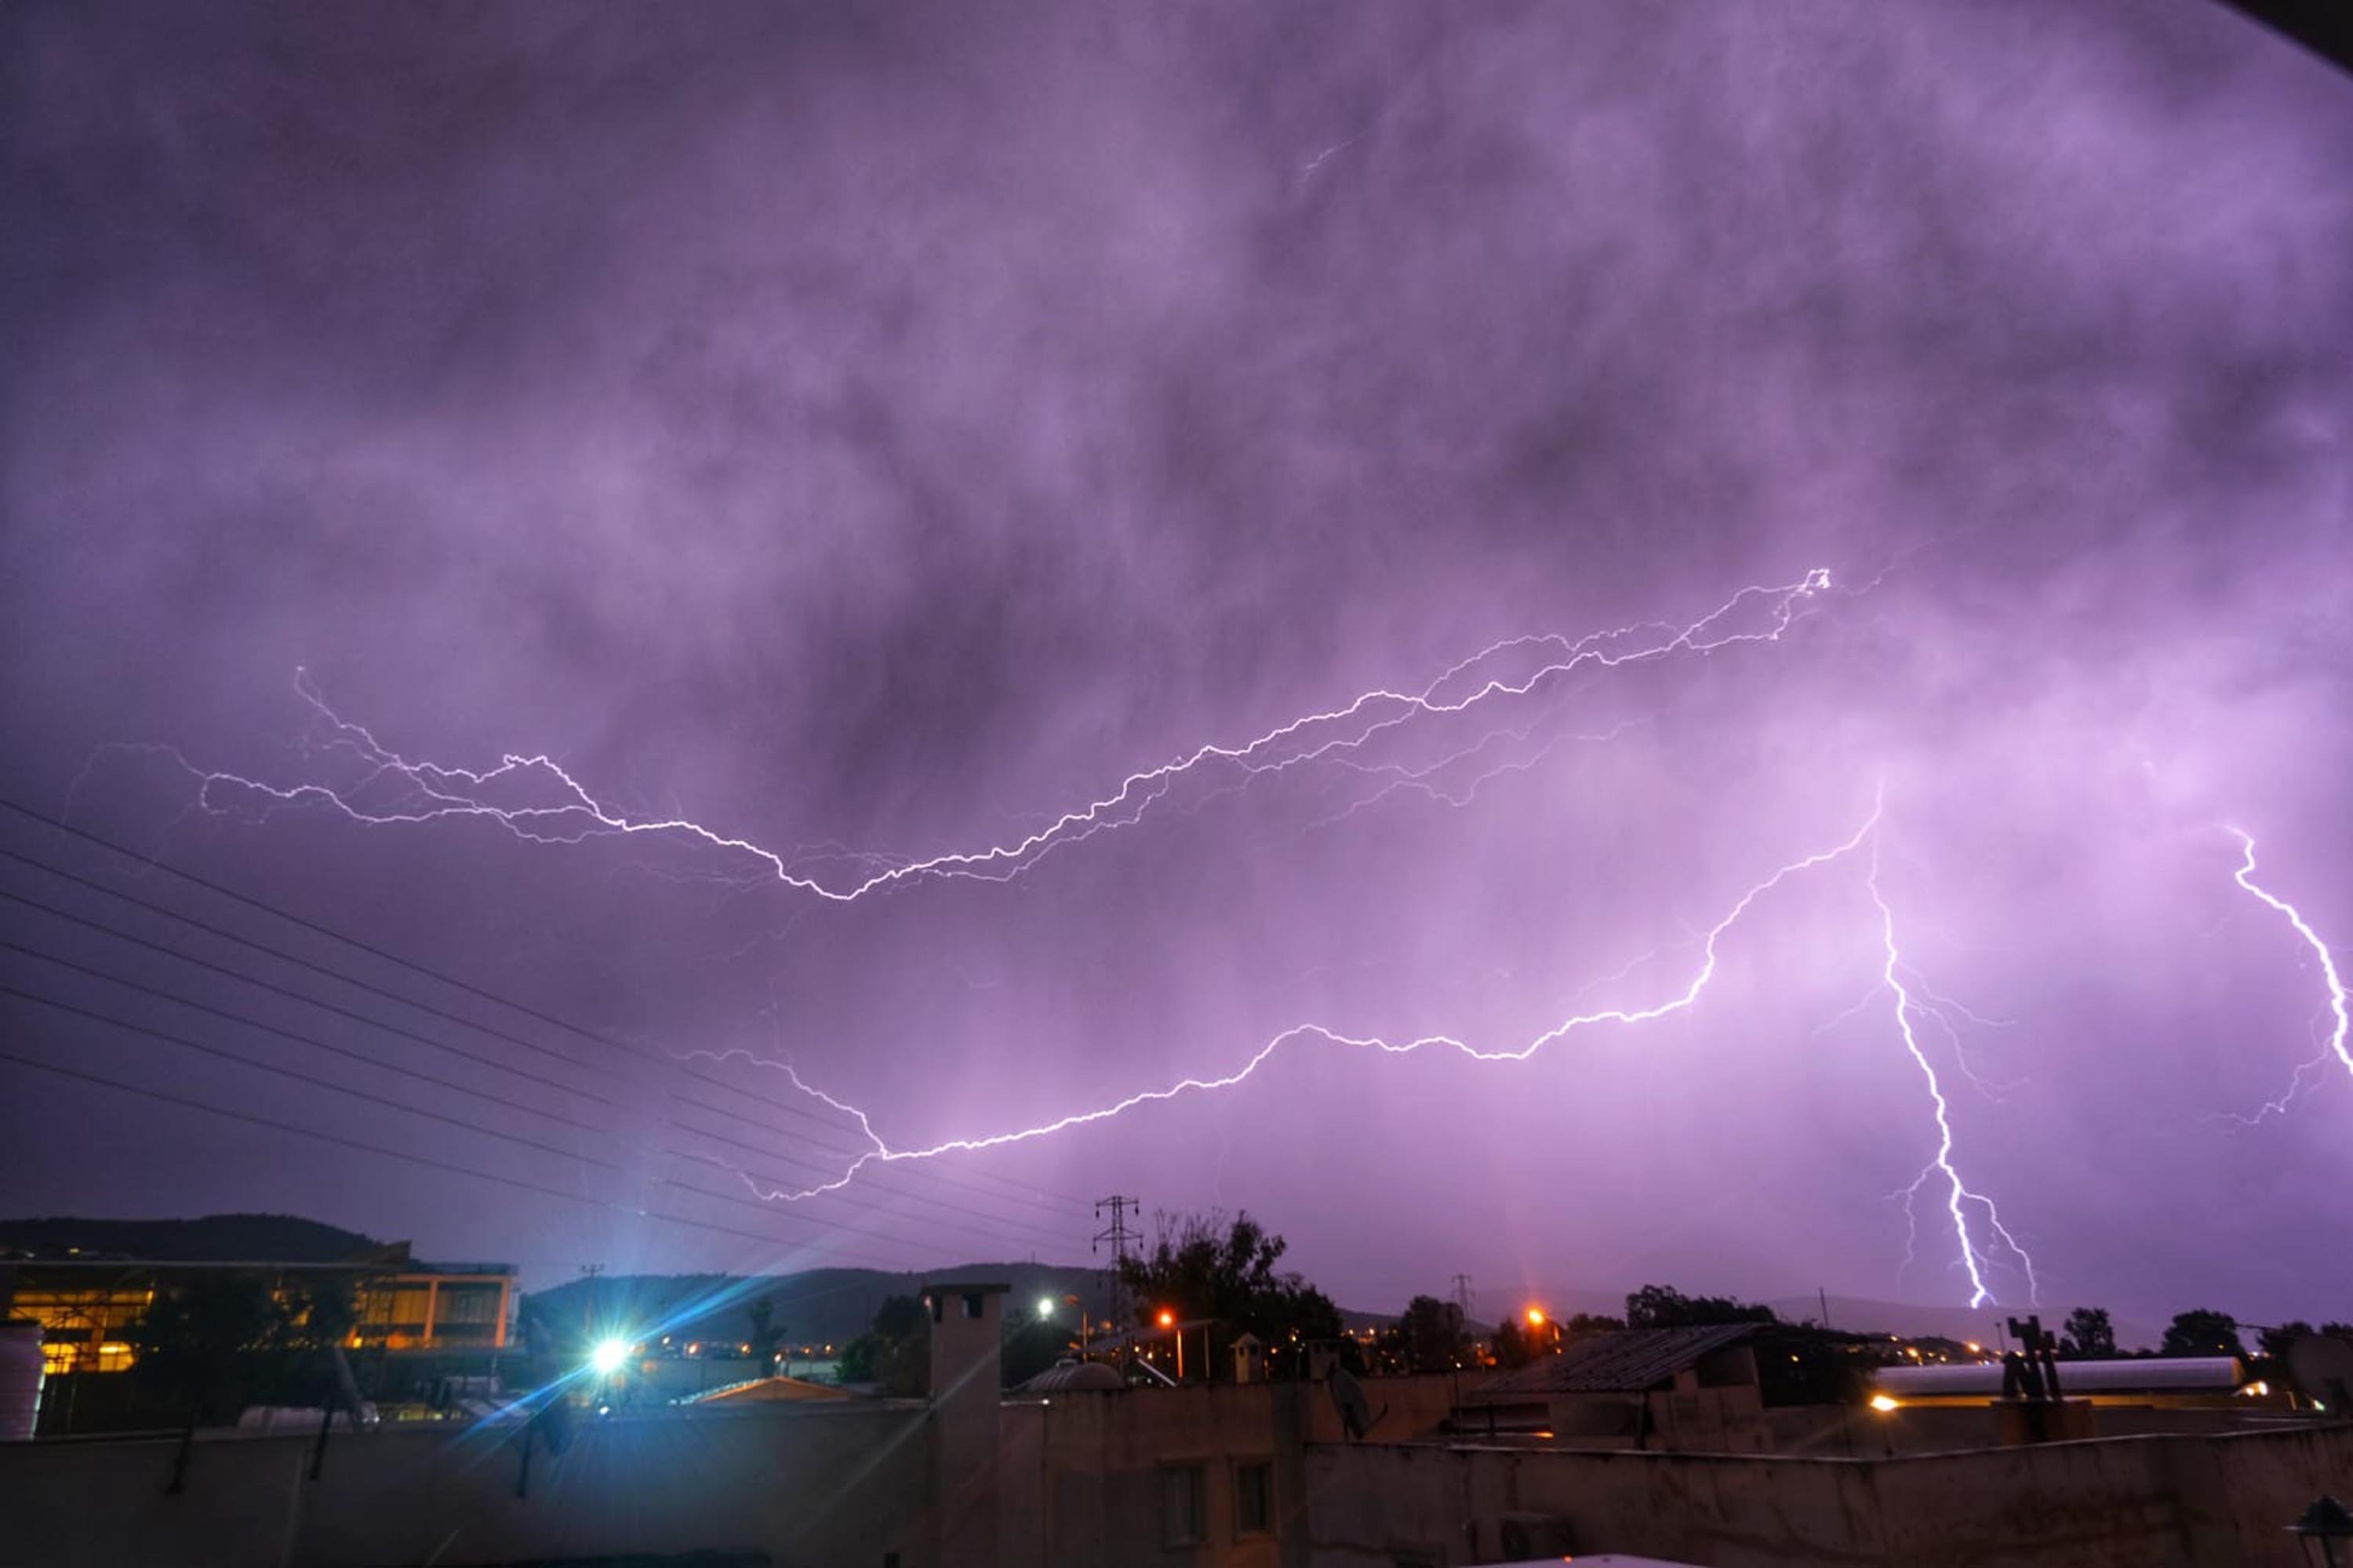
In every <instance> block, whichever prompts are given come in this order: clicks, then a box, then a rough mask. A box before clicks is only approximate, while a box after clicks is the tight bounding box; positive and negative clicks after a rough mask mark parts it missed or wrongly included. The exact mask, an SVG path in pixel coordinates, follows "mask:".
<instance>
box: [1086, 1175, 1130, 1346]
mask: <svg viewBox="0 0 2353 1568" xmlns="http://www.w3.org/2000/svg"><path fill="white" fill-rule="evenodd" d="M1105 1209H1109V1210H1110V1211H1111V1224H1109V1225H1108V1226H1106V1227H1105V1228H1104V1229H1103V1230H1100V1231H1097V1232H1096V1233H1095V1235H1094V1239H1093V1240H1092V1241H1091V1242H1089V1243H1088V1244H1087V1250H1088V1251H1089V1252H1091V1253H1092V1252H1099V1251H1101V1250H1102V1248H1103V1245H1104V1244H1105V1243H1109V1244H1110V1245H1111V1252H1112V1267H1111V1290H1110V1296H1111V1310H1112V1321H1113V1322H1114V1323H1117V1324H1118V1325H1119V1326H1120V1329H1121V1330H1122V1331H1123V1332H1124V1333H1125V1334H1126V1335H1127V1353H1126V1355H1125V1356H1124V1358H1123V1360H1126V1361H1133V1360H1134V1357H1135V1314H1134V1312H1133V1311H1131V1310H1130V1309H1129V1304H1128V1299H1127V1271H1126V1270H1125V1269H1124V1268H1123V1267H1121V1265H1123V1264H1124V1263H1125V1262H1126V1261H1127V1249H1128V1247H1129V1246H1130V1245H1133V1244H1134V1243H1136V1242H1140V1241H1142V1240H1143V1239H1144V1235H1143V1233H1142V1232H1140V1231H1135V1230H1131V1229H1129V1228H1128V1224H1127V1216H1128V1213H1129V1212H1130V1211H1134V1213H1139V1214H1140V1213H1143V1212H1144V1200H1143V1199H1141V1198H1137V1197H1134V1196H1123V1195H1121V1194H1120V1193H1117V1192H1114V1193H1113V1194H1112V1195H1111V1196H1110V1197H1108V1198H1097V1199H1096V1200H1095V1218H1097V1219H1102V1218H1103V1211H1104V1210H1105Z"/></svg>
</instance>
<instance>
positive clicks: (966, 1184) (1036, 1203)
mask: <svg viewBox="0 0 2353 1568" xmlns="http://www.w3.org/2000/svg"><path fill="white" fill-rule="evenodd" d="M688 1075H689V1076H691V1077H694V1078H698V1079H701V1080H702V1081H703V1082H705V1083H709V1084H714V1085H716V1086H719V1087H721V1088H723V1089H727V1090H729V1091H731V1092H733V1093H735V1094H739V1095H741V1096H743V1097H744V1098H745V1099H748V1100H750V1101H752V1102H753V1103H754V1104H755V1105H763V1106H766V1107H769V1108H770V1109H772V1110H780V1111H783V1112H784V1113H785V1114H786V1115H787V1116H796V1117H799V1118H802V1119H804V1120H807V1121H812V1122H815V1123H816V1124H817V1125H818V1126H819V1127H823V1128H826V1129H827V1130H828V1131H831V1130H833V1128H832V1126H831V1124H830V1123H828V1122H826V1121H824V1120H823V1119H821V1118H818V1117H815V1116H812V1115H810V1113H808V1112H807V1111H805V1110H802V1109H801V1108H800V1107H797V1106H793V1105H788V1104H786V1102H784V1101H782V1100H773V1099H770V1098H768V1097H766V1096H765V1095H756V1094H754V1093H753V1092H752V1091H751V1090H749V1089H738V1088H736V1087H735V1086H733V1085H732V1084H730V1083H728V1082H727V1081H726V1080H725V1079H723V1078H714V1077H712V1076H711V1075H708V1074H705V1073H694V1072H690V1073H689V1074H688ZM670 1097H671V1098H672V1099H674V1100H677V1101H679V1102H680V1103H681V1104H683V1105H690V1106H692V1107H695V1108H696V1109H697V1110H707V1111H711V1112H713V1113H714V1114H716V1115H719V1116H723V1117H730V1118H733V1119H735V1120H737V1121H740V1122H742V1123H744V1125H745V1126H746V1127H756V1128H760V1129H761V1130H762V1131H764V1132H767V1133H770V1134H773V1135H774V1136H776V1137H778V1138H793V1139H798V1140H800V1141H801V1142H802V1143H806V1144H807V1145H808V1146H809V1147H810V1148H812V1149H818V1150H823V1151H825V1152H826V1153H828V1154H839V1155H840V1156H842V1157H843V1158H844V1159H846V1160H855V1159H857V1158H858V1157H859V1156H860V1154H866V1153H871V1152H872V1150H860V1149H845V1148H843V1147H842V1146H841V1145H839V1144H837V1143H828V1142H826V1141H825V1140H824V1139H818V1138H811V1137H810V1136H809V1135H808V1134H807V1133H805V1132H803V1133H787V1132H785V1131H784V1130H783V1129H781V1128H776V1127H773V1126H771V1125H770V1124H768V1123H767V1122H765V1121H763V1120H761V1119H760V1118H758V1117H755V1116H746V1115H744V1113H743V1112H742V1111H739V1110H731V1109H730V1108H728V1107H725V1106H715V1105H712V1103H711V1102H710V1101H708V1100H699V1099H696V1098H695V1097H693V1096H692V1095H684V1094H681V1093H679V1092H678V1091H677V1090H675V1089H673V1090H671V1091H670ZM679 1125H682V1124H679ZM695 1130H697V1131H701V1130H702V1129H701V1128H696V1129H695ZM703 1136H705V1137H715V1136H717V1135H716V1134H712V1133H708V1132H706V1133H704V1134H703ZM776 1158H778V1159H782V1158H783V1156H781V1155H779V1156H776ZM908 1174H909V1175H911V1176H920V1177H922V1178H923V1180H924V1181H937V1182H939V1183H940V1184H941V1185H943V1186H947V1187H961V1188H963V1189H964V1190H965V1191H966V1192H977V1193H979V1194H980V1195H981V1196H982V1197H985V1198H995V1199H997V1200H998V1201H999V1202H1007V1203H1020V1204H1022V1205H1024V1206H1026V1207H1029V1208H1033V1209H1037V1210H1039V1211H1040V1212H1041V1213H1050V1214H1063V1213H1085V1205H1084V1204H1069V1205H1063V1204H1060V1203H1058V1202H1047V1201H1046V1200H1045V1199H1043V1198H1040V1197H1039V1196H1036V1195H1034V1190H1022V1191H1016V1192H997V1191H995V1190H994V1189H992V1188H988V1187H983V1186H980V1185H978V1184H977V1183H976V1182H972V1181H959V1180H957V1179H956V1178H955V1177H953V1176H950V1175H948V1174H946V1173H945V1172H944V1171H928V1170H925V1171H909V1172H908ZM972 1174H973V1175H975V1176H985V1175H987V1172H986V1171H973V1172H972ZM989 1179H990V1180H992V1181H1007V1182H1008V1185H1011V1186H1015V1187H1017V1188H1018V1187H1019V1186H1020V1184H1019V1183H1018V1182H1011V1181H1008V1178H1006V1177H1002V1176H996V1177H990V1178H989Z"/></svg>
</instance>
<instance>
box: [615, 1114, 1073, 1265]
mask: <svg viewBox="0 0 2353 1568" xmlns="http://www.w3.org/2000/svg"><path fill="white" fill-rule="evenodd" d="M669 1125H670V1126H671V1127H674V1128H678V1129H679V1130H680V1131H681V1132H691V1133H693V1134H695V1135H697V1136H698V1137H702V1138H708V1139H713V1140H715V1141H717V1142H720V1143H725V1144H731V1145H733V1147H735V1148H737V1149H742V1150H749V1151H750V1152H752V1153H754V1154H758V1155H761V1156H763V1157H764V1158H765V1159H769V1160H781V1161H783V1162H784V1163H785V1164H787V1165H797V1166H799V1167H800V1168H801V1169H802V1170H804V1171H820V1172H823V1171H824V1168H823V1167H822V1166H818V1165H812V1164H810V1163H808V1162H807V1160H794V1159H792V1158H790V1157H789V1156H786V1155H781V1154H775V1153H771V1152H770V1151H769V1150H765V1149H761V1148H759V1147H758V1146H757V1145H754V1144H749V1143H745V1142H743V1141H742V1140H741V1139H732V1138H725V1137H722V1136H721V1135H720V1134H718V1133H715V1132H711V1131H708V1130H706V1129H705V1128H699V1127H694V1126H691V1125H690V1124H688V1123H685V1122H677V1121H674V1122H671V1123H670V1124H669ZM659 1152H660V1153H663V1154H674V1155H677V1156H679V1157H680V1158H681V1159H686V1160H699V1161H702V1162H703V1163H707V1164H710V1165H712V1166H715V1167H717V1168H718V1169H720V1170H723V1171H731V1172H733V1173H734V1174H736V1175H739V1176H754V1177H758V1178H760V1179H762V1180H764V1181H783V1180H784V1178H782V1177H778V1176H775V1175H771V1174H770V1173H769V1172H767V1171H754V1170H751V1169H748V1168H744V1167H739V1166H735V1165H731V1164H729V1163H728V1162H727V1161H725V1160H719V1159H716V1158H714V1157H712V1156H711V1155H706V1154H697V1153H695V1152H694V1151H693V1150H685V1149H669V1148H664V1149H662V1150H659ZM867 1185H868V1186H869V1187H870V1188H871V1190H872V1191H874V1192H881V1193H887V1194H889V1195H891V1196H892V1197H898V1198H905V1199H907V1200H909V1201H910V1202H918V1203H924V1204H928V1205H930V1206H931V1207H933V1208H935V1209H942V1210H945V1211H948V1212H951V1213H959V1214H968V1215H971V1216H972V1217H974V1218H976V1219H981V1220H986V1221H987V1222H988V1223H989V1224H993V1225H997V1226H999V1227H1001V1228H1003V1229H1004V1230H1005V1231H1007V1232H1008V1233H1011V1232H1021V1233H1025V1234H1029V1235H1031V1236H1035V1237H1039V1238H1041V1239H1044V1240H1047V1241H1052V1242H1056V1243H1061V1242H1067V1241H1068V1240H1069V1239H1070V1238H1069V1237H1068V1236H1066V1235H1059V1234H1056V1233H1054V1232H1052V1231H1050V1230H1047V1229H1046V1228H1045V1227H1043V1226H1041V1225H1032V1224H1027V1223H1026V1222H1024V1221H1020V1220H1015V1219H1009V1218H1008V1217H1007V1216H1005V1215H1003V1214H994V1213H989V1212H988V1211H987V1210H986V1209H975V1208H969V1207H967V1206H965V1205H964V1204H962V1203H952V1202H948V1201H947V1200H946V1199H944V1198H934V1197H933V1196H931V1195H930V1194H929V1193H925V1192H908V1191H906V1190H905V1189H904V1188H902V1187H886V1186H884V1185H882V1184H881V1182H879V1181H869V1182H868V1183H867ZM822 1195H823V1196H826V1197H846V1196H847V1193H846V1192H841V1193H835V1192H828V1193H825V1194H822ZM867 1206H870V1207H873V1206H878V1205H867ZM935 1223H937V1224H945V1225H955V1224H958V1223H959V1222H957V1221H955V1220H941V1221H937V1222H935Z"/></svg>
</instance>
